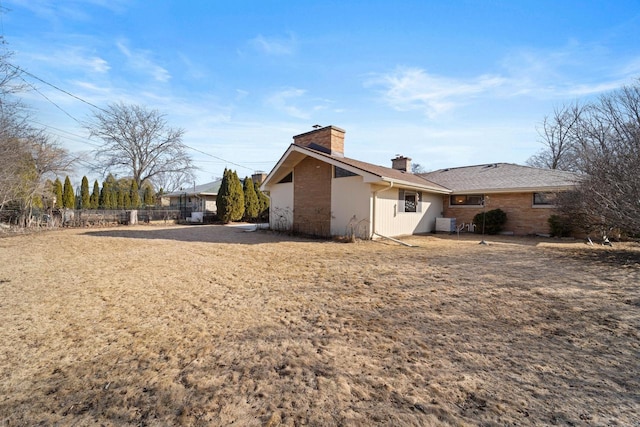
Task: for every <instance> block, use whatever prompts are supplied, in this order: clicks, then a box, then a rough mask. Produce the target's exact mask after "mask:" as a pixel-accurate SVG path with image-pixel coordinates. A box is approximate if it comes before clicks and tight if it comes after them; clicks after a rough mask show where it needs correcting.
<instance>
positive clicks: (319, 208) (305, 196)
mask: <svg viewBox="0 0 640 427" xmlns="http://www.w3.org/2000/svg"><path fill="white" fill-rule="evenodd" d="M331 177H332V169H331V165H330V164H328V163H325V162H322V161H320V160H316V159H314V158H312V157H307V158H305V159H304V160H302V161H301V162H300V163H298V165H296V167H295V168H294V170H293V231H296V232H298V233H304V234H309V235H314V236H320V237H328V236H330V234H331Z"/></svg>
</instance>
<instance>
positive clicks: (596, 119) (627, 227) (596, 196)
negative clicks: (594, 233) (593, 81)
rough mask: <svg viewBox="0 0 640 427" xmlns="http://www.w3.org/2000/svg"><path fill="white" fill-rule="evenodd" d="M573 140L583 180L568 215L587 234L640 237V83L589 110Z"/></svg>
mask: <svg viewBox="0 0 640 427" xmlns="http://www.w3.org/2000/svg"><path fill="white" fill-rule="evenodd" d="M574 135H575V139H574V142H573V149H574V150H575V154H576V167H577V169H578V170H580V171H581V172H583V173H584V179H583V180H582V181H581V185H580V186H579V188H578V190H577V191H576V193H574V194H572V195H571V196H570V197H568V198H566V199H565V200H564V201H563V204H564V209H565V210H566V211H568V212H573V213H572V215H573V216H575V217H576V218H580V219H581V221H582V222H583V224H582V225H583V228H584V229H586V230H587V231H588V230H589V229H593V228H600V229H601V230H602V231H603V233H607V232H608V230H610V229H613V228H616V229H619V230H621V231H624V232H627V233H631V234H640V80H639V81H638V82H636V83H635V84H634V85H631V86H624V87H622V88H621V89H618V90H616V91H613V92H611V93H608V94H605V95H603V96H601V97H600V98H599V99H598V100H597V101H596V102H593V103H590V104H589V105H587V106H585V108H584V109H583V111H582V113H581V115H580V119H579V120H578V122H577V125H576V127H575V133H574Z"/></svg>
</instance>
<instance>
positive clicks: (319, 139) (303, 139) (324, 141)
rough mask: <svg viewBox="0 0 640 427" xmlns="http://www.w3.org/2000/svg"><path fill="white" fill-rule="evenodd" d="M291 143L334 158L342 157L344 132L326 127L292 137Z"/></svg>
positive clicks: (333, 127) (332, 127)
mask: <svg viewBox="0 0 640 427" xmlns="http://www.w3.org/2000/svg"><path fill="white" fill-rule="evenodd" d="M293 143H294V144H296V145H300V146H302V147H309V148H312V149H314V150H318V151H322V152H324V153H327V154H331V155H334V156H340V157H344V130H342V129H340V128H338V127H335V126H326V127H323V128H319V129H315V130H312V131H310V132H306V133H302V134H300V135H296V136H294V137H293Z"/></svg>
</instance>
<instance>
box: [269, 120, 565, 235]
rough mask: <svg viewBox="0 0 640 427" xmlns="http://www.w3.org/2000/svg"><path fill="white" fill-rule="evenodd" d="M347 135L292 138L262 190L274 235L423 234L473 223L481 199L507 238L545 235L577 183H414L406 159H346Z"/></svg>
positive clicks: (483, 173)
mask: <svg viewBox="0 0 640 427" xmlns="http://www.w3.org/2000/svg"><path fill="white" fill-rule="evenodd" d="M344 134H345V131H344V130H342V129H340V128H337V127H335V126H327V127H324V128H320V129H316V130H313V131H310V132H306V133H303V134H301V135H297V136H294V137H293V144H291V145H290V146H289V148H288V149H287V150H286V152H285V153H284V154H283V156H282V158H281V159H280V160H279V161H278V163H277V164H276V166H275V167H274V168H273V170H272V171H271V172H270V173H269V174H268V176H267V177H266V179H265V180H264V182H263V184H262V186H261V188H262V190H263V191H265V192H268V194H269V196H270V198H271V203H270V206H271V207H270V215H269V222H270V226H271V228H273V229H277V230H291V231H295V232H299V233H303V234H309V235H316V236H322V237H329V236H356V237H359V238H376V237H380V236H382V237H384V236H386V237H394V236H401V235H409V234H419V233H428V232H432V231H435V229H436V219H437V218H442V217H447V218H456V222H457V223H458V224H459V225H460V224H463V223H469V222H471V220H472V219H473V216H474V215H475V214H476V213H478V212H481V211H482V210H483V206H482V201H483V200H485V199H486V200H487V206H486V209H487V210H488V209H495V208H498V207H499V208H501V209H503V210H504V211H506V212H507V218H508V219H507V224H506V226H507V227H506V231H510V232H513V234H535V233H548V230H549V228H548V224H547V218H548V217H549V216H550V215H551V214H552V212H553V209H551V208H552V207H553V195H554V194H555V193H556V192H558V191H565V190H567V189H570V188H572V187H573V186H574V185H575V182H576V175H575V174H570V173H566V172H558V171H551V170H546V169H535V168H529V167H524V166H518V165H511V164H505V163H498V164H492V165H482V166H471V167H467V168H451V169H443V170H440V171H435V172H430V173H425V174H419V175H414V174H412V173H411V159H409V158H407V157H403V156H397V157H396V158H394V159H392V167H391V168H387V167H382V166H377V165H372V164H370V163H365V162H361V161H359V160H355V159H350V158H348V157H344ZM485 196H488V197H486V198H485Z"/></svg>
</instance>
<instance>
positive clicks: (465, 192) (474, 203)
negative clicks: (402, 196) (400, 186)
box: [420, 163, 579, 235]
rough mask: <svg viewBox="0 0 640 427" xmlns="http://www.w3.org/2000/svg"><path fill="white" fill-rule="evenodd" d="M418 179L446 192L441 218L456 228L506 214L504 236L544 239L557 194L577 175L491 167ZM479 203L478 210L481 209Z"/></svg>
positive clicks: (505, 165)
mask: <svg viewBox="0 0 640 427" xmlns="http://www.w3.org/2000/svg"><path fill="white" fill-rule="evenodd" d="M420 176H421V177H423V178H425V179H428V180H430V181H433V182H437V183H438V184H440V185H442V186H444V187H446V188H448V189H450V190H451V193H450V194H448V195H446V196H444V198H443V211H442V212H443V216H444V217H446V218H455V219H456V224H457V226H458V227H463V228H464V229H465V230H467V231H473V225H472V221H473V217H474V216H475V215H476V214H478V213H480V212H482V211H483V210H491V209H497V208H500V209H502V210H503V211H505V212H506V214H507V222H506V224H505V226H504V230H505V233H507V234H515V235H535V234H547V233H549V224H548V222H547V220H548V218H549V216H551V215H552V214H553V213H554V209H555V198H556V195H557V194H558V193H559V192H562V191H567V190H571V189H572V188H575V186H576V184H577V182H578V181H579V175H577V174H575V173H572V172H566V171H559V170H550V169H540V168H533V167H528V166H520V165H515V164H510V163H492V164H486V165H476V166H466V167H458V168H448V169H441V170H437V171H434V172H427V173H423V174H420ZM483 202H484V205H483Z"/></svg>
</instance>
